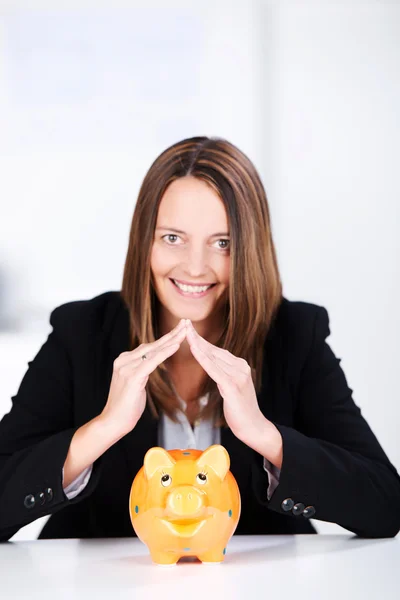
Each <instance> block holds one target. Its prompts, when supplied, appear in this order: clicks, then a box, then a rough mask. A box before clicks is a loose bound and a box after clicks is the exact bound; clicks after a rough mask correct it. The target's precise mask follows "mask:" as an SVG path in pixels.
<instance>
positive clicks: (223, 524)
mask: <svg viewBox="0 0 400 600" xmlns="http://www.w3.org/2000/svg"><path fill="white" fill-rule="evenodd" d="M229 467H230V458H229V454H228V452H227V451H226V449H225V448H224V447H223V446H220V445H219V444H215V445H213V446H209V448H207V449H206V450H204V451H202V450H194V449H188V450H164V448H159V447H154V448H150V450H148V452H146V455H145V457H144V464H143V467H142V468H141V469H140V470H139V472H138V473H137V475H136V477H135V479H134V480H133V483H132V487H131V493H130V496H129V513H130V517H131V522H132V526H133V528H134V530H135V532H136V535H137V536H138V538H139V539H140V540H141V541H142V542H144V543H145V544H146V546H147V547H148V549H149V551H150V555H151V558H152V560H153V562H154V563H155V564H158V565H175V564H176V563H177V562H178V560H179V559H180V558H181V557H182V556H195V557H197V558H198V559H199V560H201V561H202V563H221V562H222V561H223V560H224V558H225V553H226V546H227V543H228V541H229V539H230V538H231V536H232V535H233V533H234V531H235V529H236V527H237V524H238V522H239V517H240V507H241V503H240V492H239V488H238V485H237V483H236V479H235V478H234V476H233V475H232V473H231V472H230V470H229Z"/></svg>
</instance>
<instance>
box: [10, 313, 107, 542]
mask: <svg viewBox="0 0 400 600" xmlns="http://www.w3.org/2000/svg"><path fill="white" fill-rule="evenodd" d="M60 308H61V307H58V308H56V309H55V310H53V312H52V313H51V315H50V324H51V325H52V327H53V330H52V331H51V333H50V334H49V336H48V338H47V340H46V342H45V343H44V344H43V346H42V347H41V348H40V350H39V352H38V353H37V355H36V356H35V358H34V359H33V360H32V361H30V362H28V370H27V372H26V373H25V375H24V377H23V379H22V382H21V384H20V386H19V389H18V392H17V394H16V395H15V396H13V397H12V408H11V410H10V411H9V413H7V414H6V415H4V417H3V419H2V420H1V421H0V541H7V540H9V539H10V537H12V536H13V535H14V534H15V533H16V532H17V531H18V530H19V529H20V528H21V527H23V526H24V525H27V524H28V523H30V522H32V521H34V520H36V519H38V518H39V517H43V516H45V515H50V514H53V513H55V512H57V511H58V510H60V509H62V508H63V507H64V506H66V505H70V504H75V503H77V502H81V501H82V500H84V499H85V498H86V497H87V496H89V495H90V494H91V493H92V492H93V490H94V488H95V487H96V485H97V482H98V478H99V469H100V468H101V457H100V458H99V459H98V460H97V461H95V463H94V467H93V473H92V476H91V477H90V480H89V482H88V485H87V486H86V487H85V489H84V490H83V491H82V493H81V494H79V495H78V496H77V497H76V498H73V499H71V500H69V499H68V498H67V496H66V495H65V493H64V490H63V485H62V469H63V465H64V462H65V459H66V457H67V453H68V449H69V446H70V443H71V440H72V437H73V435H74V433H75V431H76V430H77V429H78V426H76V424H74V419H73V410H72V406H73V403H72V396H73V384H72V373H71V366H70V362H69V358H68V355H67V352H66V349H65V347H64V345H63V344H62V342H61V340H60V337H59V335H58V333H57V331H58V327H57V323H59V324H61V323H62V315H60V313H59V311H60ZM59 315H60V316H59Z"/></svg>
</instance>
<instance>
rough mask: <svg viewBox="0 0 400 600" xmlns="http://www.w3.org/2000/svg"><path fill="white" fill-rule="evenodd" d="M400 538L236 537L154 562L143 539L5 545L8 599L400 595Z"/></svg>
mask: <svg viewBox="0 0 400 600" xmlns="http://www.w3.org/2000/svg"><path fill="white" fill-rule="evenodd" d="M399 540H400V538H399V537H396V538H388V539H362V538H357V537H356V536H353V535H352V534H349V535H341V534H327V535H322V534H318V535H314V534H311V535H285V536H280V535H271V536H234V537H232V538H231V540H230V542H229V544H228V549H227V554H226V558H225V561H224V563H222V564H218V565H203V564H202V563H200V562H198V561H197V559H189V558H186V559H181V560H180V561H179V562H178V564H177V565H175V566H172V567H160V566H157V565H154V564H153V563H152V561H151V558H150V555H149V553H148V551H147V548H146V546H145V545H144V544H142V542H140V541H139V540H138V539H137V538H132V539H128V538H112V539H93V540H78V539H70V540H34V541H26V542H22V541H21V542H6V543H3V544H0V586H1V592H0V596H1V598H2V600H9V599H14V598H27V599H29V600H36V599H37V600H47V599H50V598H51V599H52V600H54V599H55V598H57V600H58V599H59V598H62V599H68V600H80V599H81V598H84V599H85V600H89V599H91V598H95V599H96V600H101V599H103V598H107V600H110V599H111V600H114V599H115V600H117V599H118V600H120V599H124V598H129V600H141V599H147V598H149V599H150V598H151V599H152V600H155V599H156V598H157V597H158V598H160V599H162V600H165V599H169V598H174V599H175V598H176V599H177V600H180V599H181V598H184V596H183V594H184V593H187V598H188V600H195V599H196V600H197V599H200V598H202V599H203V600H211V599H214V598H220V599H221V600H223V599H225V598H227V599H228V598H229V599H235V600H236V599H238V600H239V599H240V600H243V599H244V598H247V599H248V600H250V599H253V598H274V599H277V600H281V599H282V600H284V599H286V598H287V599H291V600H292V599H296V600H300V599H303V598H304V599H307V600H314V599H315V600H330V599H332V600H333V599H334V600H338V599H340V600H345V599H347V598H348V599H350V598H351V599H352V600H356V599H358V598H363V599H364V598H365V599H371V600H378V599H379V598H385V600H392V599H393V600H394V599H395V598H396V599H397V598H399V595H398V594H399V589H398V588H399V582H398V570H399V568H400V543H399ZM194 561H196V562H194Z"/></svg>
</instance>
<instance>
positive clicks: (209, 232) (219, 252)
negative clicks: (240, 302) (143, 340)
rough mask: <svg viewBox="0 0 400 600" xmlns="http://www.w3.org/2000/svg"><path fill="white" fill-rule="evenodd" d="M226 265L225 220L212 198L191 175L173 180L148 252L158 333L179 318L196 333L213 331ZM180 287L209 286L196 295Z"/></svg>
mask: <svg viewBox="0 0 400 600" xmlns="http://www.w3.org/2000/svg"><path fill="white" fill-rule="evenodd" d="M229 264H230V241H229V226H228V218H227V214H226V210H225V207H224V204H223V202H222V200H221V199H220V197H219V196H218V194H216V192H215V191H214V190H213V189H212V188H211V187H210V186H208V185H207V184H206V183H205V182H204V181H202V180H200V179H197V178H195V177H191V176H189V177H181V178H180V179H177V180H175V181H173V182H172V183H171V184H170V185H169V186H168V188H167V190H166V192H165V194H164V196H163V197H162V199H161V203H160V206H159V211H158V215H157V223H156V229H155V235H154V242H153V247H152V254H151V270H152V275H153V281H154V285H155V290H156V294H157V296H158V299H159V301H160V304H161V307H162V315H161V322H162V327H163V329H164V331H163V333H165V332H166V331H169V330H170V329H172V327H174V326H175V325H176V324H177V322H178V321H179V320H180V319H185V318H186V319H191V320H192V322H193V324H194V325H195V324H196V329H197V330H198V331H199V333H200V334H202V332H203V333H205V332H206V331H207V329H208V328H209V327H213V325H214V323H213V321H214V319H215V317H216V316H217V313H218V309H219V308H220V307H221V306H223V305H224V304H225V302H226V299H227V290H228V284H229ZM179 284H180V288H179V287H178V285H179ZM184 284H187V285H191V286H205V285H206V286H209V285H210V284H211V286H212V287H211V288H207V289H206V291H204V292H203V291H197V292H196V291H194V290H193V289H192V288H187V287H186V288H185V287H183V288H182V285H184Z"/></svg>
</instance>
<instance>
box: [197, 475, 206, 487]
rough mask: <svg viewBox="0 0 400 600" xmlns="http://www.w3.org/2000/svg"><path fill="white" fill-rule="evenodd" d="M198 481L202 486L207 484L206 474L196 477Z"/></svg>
mask: <svg viewBox="0 0 400 600" xmlns="http://www.w3.org/2000/svg"><path fill="white" fill-rule="evenodd" d="M196 481H197V483H199V484H200V485H204V484H205V483H207V475H204V473H199V474H198V475H197V477H196Z"/></svg>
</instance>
